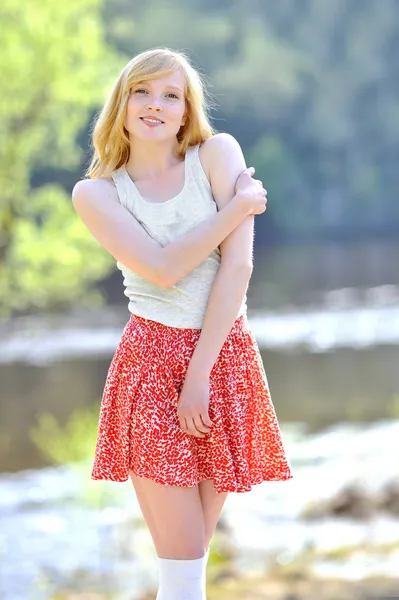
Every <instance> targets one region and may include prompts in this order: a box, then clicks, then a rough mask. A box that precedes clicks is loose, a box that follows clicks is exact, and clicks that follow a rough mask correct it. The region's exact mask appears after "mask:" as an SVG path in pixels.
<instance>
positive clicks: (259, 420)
mask: <svg viewBox="0 0 399 600" xmlns="http://www.w3.org/2000/svg"><path fill="white" fill-rule="evenodd" d="M200 334H201V330H200V329H181V328H176V327H170V326H168V325H164V324H162V323H158V322H156V321H152V320H149V319H145V318H143V317H139V316H137V315H134V314H132V315H131V317H130V319H129V321H128V323H127V324H126V326H125V328H124V330H123V333H122V337H121V340H120V342H119V344H118V347H117V349H116V352H115V355H114V357H113V359H112V362H111V365H110V368H109V371H108V376H107V379H106V383H105V387H104V393H103V398H102V403H101V409H100V419H99V427H98V437H97V443H96V449H95V457H94V465H93V470H92V474H91V478H92V479H105V480H111V481H126V480H127V479H128V478H129V471H132V472H133V473H134V474H135V475H137V476H138V477H148V478H149V479H152V480H153V481H156V482H158V483H160V484H163V485H173V486H183V487H192V486H195V485H197V484H198V483H199V482H200V481H202V480H204V479H210V480H213V482H214V485H215V489H216V491H217V492H218V493H220V492H247V491H250V489H251V486H253V485H255V484H259V483H261V482H263V481H277V480H280V481H282V480H287V479H290V478H291V477H292V476H293V475H292V470H291V465H290V463H289V460H288V458H287V456H286V452H285V449H284V446H283V441H282V438H281V433H280V429H279V425H278V421H277V417H276V414H275V411H274V407H273V404H272V400H271V397H270V393H269V387H268V382H267V378H266V374H265V371H264V367H263V363H262V359H261V356H260V353H259V349H258V345H257V342H256V340H255V337H254V335H253V333H252V331H251V329H250V328H249V326H248V321H247V316H246V315H243V316H241V317H239V318H238V319H237V320H236V321H235V323H234V325H233V327H232V329H231V330H230V333H229V335H228V337H227V338H226V340H225V342H224V345H223V347H222V349H221V351H220V353H219V356H218V359H217V361H216V363H215V364H214V366H213V369H212V371H211V374H210V380H209V416H210V418H211V420H212V422H213V426H212V428H211V431H210V433H208V434H207V435H206V436H205V437H204V438H198V437H195V436H193V435H190V434H188V433H186V432H184V431H182V430H181V429H180V425H179V419H178V415H177V407H178V403H179V393H180V391H181V389H182V387H183V383H184V378H185V374H186V371H187V367H188V364H189V362H190V358H191V356H192V353H193V351H194V349H195V346H196V343H197V341H198V339H199V336H200Z"/></svg>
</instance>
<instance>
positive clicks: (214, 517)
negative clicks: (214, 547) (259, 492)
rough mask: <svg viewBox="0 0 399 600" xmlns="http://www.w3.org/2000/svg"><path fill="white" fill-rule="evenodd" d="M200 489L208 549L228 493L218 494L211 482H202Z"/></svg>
mask: <svg viewBox="0 0 399 600" xmlns="http://www.w3.org/2000/svg"><path fill="white" fill-rule="evenodd" d="M198 487H199V493H200V497H201V503H202V510H203V513H204V522H205V547H206V548H208V546H209V544H210V542H211V539H212V536H213V534H214V532H215V528H216V524H217V522H218V519H219V516H220V513H221V512H222V508H223V505H224V503H225V501H226V498H227V494H228V492H221V493H220V494H218V493H217V492H216V490H215V486H214V484H213V481H211V480H204V481H200V483H199V484H198Z"/></svg>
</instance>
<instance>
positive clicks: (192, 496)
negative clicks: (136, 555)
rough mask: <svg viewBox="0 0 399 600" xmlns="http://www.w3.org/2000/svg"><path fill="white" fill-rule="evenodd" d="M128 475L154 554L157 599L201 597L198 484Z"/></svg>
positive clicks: (202, 540)
mask: <svg viewBox="0 0 399 600" xmlns="http://www.w3.org/2000/svg"><path fill="white" fill-rule="evenodd" d="M130 477H131V479H132V482H133V486H134V489H135V492H136V495H137V499H138V502H139V505H140V508H141V511H142V513H143V517H144V520H145V521H146V523H147V526H148V529H149V531H150V534H151V537H152V539H153V541H154V545H155V548H156V551H157V554H158V565H159V583H160V585H159V590H158V594H157V600H205V598H206V593H205V588H206V561H207V558H208V557H207V555H206V553H205V526H204V515H203V511H202V504H201V498H200V495H199V490H198V486H196V487H194V488H183V487H173V486H164V485H160V484H158V483H155V482H154V481H152V480H150V479H147V478H144V477H136V476H135V475H134V474H133V473H132V472H131V473H130Z"/></svg>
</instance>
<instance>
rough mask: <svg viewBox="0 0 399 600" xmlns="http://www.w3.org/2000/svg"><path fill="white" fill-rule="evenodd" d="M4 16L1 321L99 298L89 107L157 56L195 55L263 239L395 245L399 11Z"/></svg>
mask: <svg viewBox="0 0 399 600" xmlns="http://www.w3.org/2000/svg"><path fill="white" fill-rule="evenodd" d="M0 18H1V20H2V23H3V27H2V29H1V31H0V41H1V43H2V49H3V52H2V55H1V58H0V61H1V67H2V68H1V69H0V73H1V75H0V79H1V89H2V101H1V103H0V116H1V127H0V136H1V142H2V143H1V150H0V152H1V159H2V160H1V163H0V183H1V188H0V189H1V194H0V289H1V290H2V291H1V292H0V302H1V305H2V306H3V313H4V312H7V311H8V312H11V311H25V310H42V309H43V308H45V307H48V308H65V306H68V305H70V304H71V303H72V302H74V301H77V302H79V304H80V305H84V304H85V303H86V304H92V303H93V302H96V303H98V302H100V301H101V297H100V296H99V294H98V292H97V293H95V292H94V291H92V292H89V290H92V288H93V286H92V284H95V283H96V282H98V281H99V280H101V279H103V278H104V277H105V276H106V275H107V274H108V273H109V272H110V271H111V270H112V269H113V264H114V261H113V260H112V259H111V257H109V256H108V255H107V254H106V253H105V251H103V250H102V249H101V248H100V247H99V245H98V244H97V243H96V242H95V241H93V240H92V239H91V237H90V235H89V234H88V233H87V232H86V230H85V229H84V228H83V227H82V226H80V225H78V224H76V217H75V215H74V213H73V210H72V209H71V206H70V192H71V190H72V187H73V184H74V183H75V182H76V181H77V180H78V179H79V178H80V177H81V176H82V172H83V170H84V165H85V163H86V162H87V159H88V150H89V148H88V146H89V130H90V125H91V122H92V118H93V115H94V113H95V111H96V110H97V109H98V108H99V107H100V106H101V104H102V102H103V100H104V98H105V96H106V93H107V91H108V90H109V88H110V85H111V83H112V81H113V80H114V79H115V77H116V75H117V74H118V72H119V69H120V68H122V67H123V66H124V64H125V63H126V62H127V61H128V60H129V59H130V58H131V57H132V56H133V55H134V54H136V53H137V52H140V51H141V50H144V49H147V48H150V47H160V46H161V47H162V46H168V47H172V48H174V49H183V50H185V51H186V52H188V54H189V56H190V58H191V59H192V61H193V63H194V65H195V66H196V67H197V68H198V69H199V70H200V72H201V73H203V75H204V77H205V81H206V82H207V83H208V87H209V94H210V97H211V99H212V101H213V105H214V107H215V110H214V112H213V120H214V125H215V126H216V128H217V129H219V130H220V131H229V132H230V133H232V134H233V135H234V136H235V137H237V139H238V140H239V142H240V143H241V145H242V147H243V149H244V152H245V155H246V158H247V163H248V164H252V165H254V166H255V167H256V176H257V177H258V178H259V179H262V181H263V182H264V184H265V187H266V188H267V189H268V192H269V205H268V214H267V218H265V219H260V220H257V221H256V227H257V236H256V238H257V239H256V241H257V243H261V242H263V241H266V240H267V241H268V242H270V241H273V240H292V239H304V238H305V239H308V240H311V239H314V238H315V237H318V238H320V237H323V236H324V237H326V236H328V237H330V238H332V239H343V238H353V237H354V236H380V235H387V234H396V233H397V231H398V229H399V203H398V202H397V190H398V188H399V170H398V169H397V156H398V151H399V135H398V134H399V102H398V99H399V98H398V96H399V84H398V81H399V79H398V72H399V63H398V61H397V58H396V57H397V56H398V54H399V3H398V2H397V0H384V2H381V1H380V0H351V2H347V0H336V1H335V2H331V3H327V2H319V1H318V0H295V2H293V1H292V0H279V2H274V1H273V0H247V2H245V3H243V2H240V1H239V0H220V1H219V2H217V3H215V2H211V0H201V1H200V0H187V1H186V2H184V3H181V2H179V1H178V0H167V1H165V2H160V0H148V1H147V2H145V3H143V2H138V1H137V0H88V2H85V3H80V2H78V0H71V1H70V2H68V3H66V4H60V3H54V2H51V1H50V0H47V1H45V2H41V3H40V4H37V3H36V4H32V3H30V2H28V1H27V0H22V1H21V2H17V1H16V0H4V2H3V3H2V4H1V7H0ZM48 184H55V185H53V186H51V185H50V186H48ZM46 185H47V187H45V186H46ZM35 188H39V189H37V190H35ZM43 203H45V204H46V205H47V209H46V210H45V211H44V212H43ZM49 206H51V207H52V210H50V209H49ZM58 213H59V214H58ZM59 219H60V220H62V223H63V227H62V228H61V229H59V231H58V239H57V243H55V238H56V237H57V235H56V228H57V227H58V220H59ZM79 255H80V257H83V259H82V258H79ZM88 257H89V260H87V258H88ZM86 265H90V267H89V268H88V267H87V266H86Z"/></svg>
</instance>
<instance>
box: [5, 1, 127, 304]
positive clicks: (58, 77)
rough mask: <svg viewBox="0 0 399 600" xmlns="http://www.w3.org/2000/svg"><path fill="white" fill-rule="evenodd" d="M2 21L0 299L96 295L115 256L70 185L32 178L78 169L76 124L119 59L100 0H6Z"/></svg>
mask: <svg viewBox="0 0 399 600" xmlns="http://www.w3.org/2000/svg"><path fill="white" fill-rule="evenodd" d="M0 20H1V23H2V27H1V29H0V45H1V48H2V53H1V57H0V87H1V102H0V122H1V126H0V139H1V145H0V190H1V192H0V306H1V307H2V312H3V313H7V312H9V311H11V310H14V311H15V310H22V311H23V310H25V309H30V310H35V309H43V308H44V307H46V306H47V305H49V304H50V305H58V303H59V302H61V303H62V304H64V305H65V304H66V305H67V304H68V303H70V302H71V301H72V300H73V299H75V298H78V299H79V301H80V302H81V303H82V304H84V303H85V302H86V301H90V302H91V301H93V300H94V298H93V295H87V294H86V289H87V287H88V286H89V284H90V283H91V282H93V281H96V280H97V279H98V278H99V277H100V276H101V275H102V274H103V273H105V272H106V271H107V270H108V269H109V266H110V264H111V262H112V261H111V259H110V258H109V257H108V256H106V257H104V256H103V255H102V252H101V250H100V248H99V244H98V243H97V242H95V241H94V240H92V239H90V237H89V236H88V235H87V233H86V232H85V230H84V227H83V226H82V225H80V224H78V223H77V217H76V215H75V213H74V211H73V208H72V206H71V202H70V196H69V194H68V193H67V191H66V190H64V189H63V188H62V187H60V186H59V185H58V184H57V183H55V184H54V185H53V186H51V185H50V186H46V187H45V186H42V185H40V186H39V187H38V189H34V186H33V185H32V178H33V175H34V172H35V169H36V170H38V169H42V170H43V172H44V173H45V174H47V177H48V179H51V177H52V173H53V171H54V170H55V169H59V170H60V171H61V170H65V171H68V170H69V171H70V172H73V171H72V170H75V171H76V169H77V168H80V161H81V151H80V150H79V148H78V146H77V144H76V136H77V133H78V132H79V130H80V129H81V128H82V127H83V126H84V125H85V123H86V122H87V119H88V118H89V115H90V110H94V109H95V108H96V107H97V106H98V104H99V103H100V102H101V100H102V97H103V94H104V91H105V87H106V86H107V85H109V82H110V78H111V77H113V75H114V72H115V69H116V66H117V61H116V57H115V55H114V53H113V51H112V50H110V49H109V48H108V46H107V45H106V42H105V33H104V31H103V25H102V21H101V15H100V2H99V0H88V1H87V2H85V3H83V4H82V3H81V2H79V0H70V1H69V2H67V3H64V4H62V3H55V2H52V1H51V0H48V1H45V2H41V3H40V4H37V3H32V2H29V0H22V1H19V2H16V1H15V0H4V2H2V3H1V5H0ZM56 179H57V178H55V180H56ZM40 183H43V184H44V183H50V182H49V181H47V182H46V181H43V182H40ZM92 259H93V260H92ZM89 261H91V262H89Z"/></svg>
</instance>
